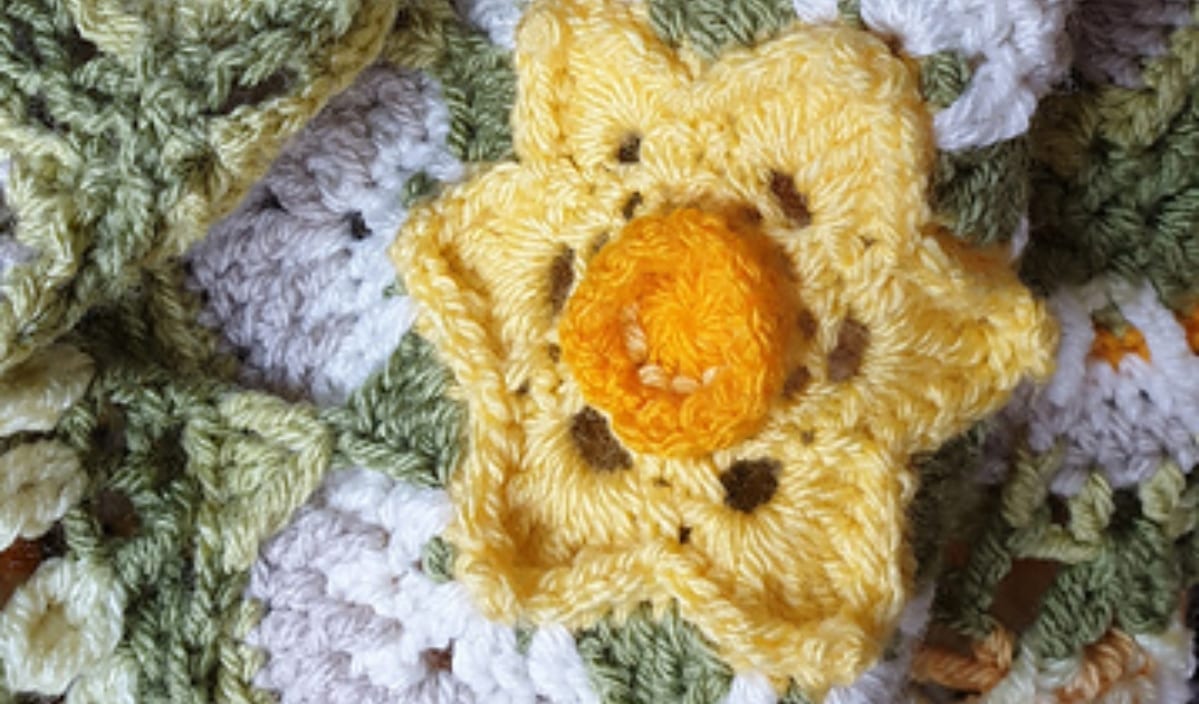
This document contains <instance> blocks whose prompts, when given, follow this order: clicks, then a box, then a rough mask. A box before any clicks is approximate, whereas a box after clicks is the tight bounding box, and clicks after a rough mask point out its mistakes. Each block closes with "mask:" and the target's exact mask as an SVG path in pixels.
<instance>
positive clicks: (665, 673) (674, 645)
mask: <svg viewBox="0 0 1199 704" xmlns="http://www.w3.org/2000/svg"><path fill="white" fill-rule="evenodd" d="M575 641H576V643H577V646H578V649H579V654H580V655H581V656H582V657H583V662H584V663H585V664H586V665H587V670H588V673H589V675H590V679H591V684H592V686H593V687H594V689H595V691H596V694H598V695H599V698H600V701H603V702H606V703H609V704H658V703H659V702H678V703H679V704H707V703H709V702H715V701H720V700H722V699H723V698H724V697H725V695H726V694H727V693H728V689H729V685H730V683H731V682H732V677H733V673H732V670H731V669H729V667H728V665H726V664H724V663H723V662H721V661H720V660H719V659H718V658H717V657H716V655H715V654H714V653H713V651H712V649H711V647H710V646H709V645H708V643H707V642H706V641H705V640H704V638H703V636H702V635H700V633H699V631H698V630H697V629H696V628H695V627H694V626H692V625H691V624H689V623H687V622H686V621H684V620H683V618H682V617H680V616H679V614H678V612H677V610H676V609H674V608H673V607H672V608H670V609H668V610H666V611H665V613H663V614H662V616H661V618H657V617H655V615H654V614H653V611H652V610H651V609H650V608H649V607H648V606H642V607H639V608H638V609H637V610H636V611H634V612H633V613H632V614H631V615H629V616H628V617H627V618H624V619H619V620H617V619H615V618H608V619H605V620H603V621H601V622H600V623H598V624H596V625H595V626H592V627H591V628H587V629H584V630H582V631H580V632H579V633H577V634H576V635H575Z"/></svg>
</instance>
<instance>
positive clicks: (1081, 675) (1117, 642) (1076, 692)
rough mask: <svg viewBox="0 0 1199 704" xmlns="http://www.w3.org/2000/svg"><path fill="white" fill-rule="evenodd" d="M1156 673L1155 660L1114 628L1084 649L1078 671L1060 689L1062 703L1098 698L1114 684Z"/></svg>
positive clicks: (1074, 703) (1082, 701) (1077, 702)
mask: <svg viewBox="0 0 1199 704" xmlns="http://www.w3.org/2000/svg"><path fill="white" fill-rule="evenodd" d="M1152 674H1153V663H1152V660H1151V659H1150V658H1149V657H1147V656H1146V654H1145V651H1144V650H1142V649H1141V646H1140V645H1138V644H1137V642H1136V641H1135V640H1133V639H1132V637H1131V636H1129V635H1127V634H1126V633H1123V632H1121V631H1118V630H1115V629H1112V630H1110V631H1108V632H1107V634H1105V635H1104V636H1103V639H1102V640H1100V641H1099V642H1097V643H1092V644H1091V645H1088V646H1087V647H1086V649H1085V650H1084V654H1083V657H1082V663H1081V664H1080V666H1079V668H1078V673H1077V674H1076V675H1075V676H1074V678H1073V680H1071V682H1070V683H1069V684H1067V685H1066V686H1064V687H1062V688H1061V689H1059V690H1057V692H1056V695H1057V697H1058V701H1059V702H1061V703H1062V704H1083V703H1084V702H1093V701H1096V700H1097V699H1098V698H1099V697H1101V696H1103V695H1104V694H1105V693H1107V692H1108V691H1109V690H1110V689H1111V688H1112V687H1113V686H1114V685H1116V684H1119V683H1121V682H1127V681H1131V680H1136V679H1140V678H1146V677H1150V676H1152Z"/></svg>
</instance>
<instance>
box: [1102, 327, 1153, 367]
mask: <svg viewBox="0 0 1199 704" xmlns="http://www.w3.org/2000/svg"><path fill="white" fill-rule="evenodd" d="M1134 353H1135V354H1136V355H1137V356H1139V357H1140V358H1141V359H1149V346H1148V345H1146V344H1145V336H1144V335H1142V334H1141V331H1140V330H1137V329H1136V328H1134V327H1132V326H1131V325H1128V326H1126V327H1125V328H1124V332H1122V333H1120V334H1119V335H1117V334H1116V333H1114V332H1112V331H1111V330H1109V329H1108V328H1106V327H1101V326H1096V328H1095V342H1093V343H1092V344H1091V356H1092V357H1098V358H1100V359H1103V360H1106V361H1107V363H1108V364H1110V365H1112V369H1117V368H1119V366H1120V360H1121V359H1124V356H1125V355H1128V354H1134Z"/></svg>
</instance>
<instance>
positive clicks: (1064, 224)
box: [1023, 26, 1199, 307]
mask: <svg viewBox="0 0 1199 704" xmlns="http://www.w3.org/2000/svg"><path fill="white" fill-rule="evenodd" d="M1143 78H1144V83H1145V87H1144V88H1142V89H1139V90H1130V89H1126V88H1121V87H1117V86H1103V87H1098V88H1091V89H1089V90H1086V91H1084V92H1079V93H1073V94H1058V95H1053V96H1050V97H1048V98H1046V99H1045V100H1044V101H1043V102H1042V105H1041V108H1040V109H1039V110H1038V112H1037V114H1036V116H1035V119H1034V122H1033V127H1032V130H1031V132H1030V140H1031V142H1030V144H1031V150H1032V156H1033V161H1034V164H1033V170H1032V208H1031V216H1032V225H1033V229H1032V240H1031V242H1030V244H1029V247H1028V250H1027V252H1026V255H1025V258H1024V266H1023V275H1024V276H1025V278H1026V279H1027V280H1028V281H1029V282H1030V283H1032V284H1034V285H1036V286H1038V287H1040V288H1042V289H1048V288H1050V287H1052V286H1057V285H1061V284H1076V283H1081V282H1083V281H1086V280H1089V279H1091V278H1093V277H1095V276H1098V275H1101V274H1109V273H1110V274H1115V275H1117V276H1119V277H1122V278H1125V279H1129V280H1133V281H1140V280H1143V279H1148V280H1149V281H1150V282H1152V284H1153V285H1154V286H1155V287H1156V288H1157V290H1158V292H1159V293H1160V294H1161V296H1162V298H1163V299H1164V300H1165V301H1166V302H1167V303H1168V304H1170V305H1174V306H1180V307H1181V306H1185V305H1189V304H1190V303H1192V302H1194V301H1195V299H1196V291H1195V289H1196V283H1197V279H1196V277H1197V276H1199V169H1196V168H1195V165H1196V163H1199V100H1197V98H1199V27H1195V26H1191V27H1187V28H1183V29H1180V30H1178V31H1176V32H1175V33H1174V35H1173V37H1172V39H1171V41H1170V45H1169V52H1168V53H1167V54H1165V55H1163V56H1161V57H1158V58H1156V59H1154V60H1152V61H1151V62H1150V63H1149V64H1148V65H1147V66H1146V68H1145V71H1144V74H1143Z"/></svg>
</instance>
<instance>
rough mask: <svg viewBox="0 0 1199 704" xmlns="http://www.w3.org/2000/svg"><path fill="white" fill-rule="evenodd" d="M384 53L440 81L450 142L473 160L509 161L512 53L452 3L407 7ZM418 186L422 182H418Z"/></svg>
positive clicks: (439, 1) (458, 153)
mask: <svg viewBox="0 0 1199 704" xmlns="http://www.w3.org/2000/svg"><path fill="white" fill-rule="evenodd" d="M396 26H397V28H398V29H399V30H400V31H398V32H396V33H395V34H394V35H393V36H392V38H391V40H390V41H389V43H388V46H387V48H386V49H385V50H384V56H386V57H387V58H388V59H389V60H390V61H392V62H393V63H395V64H397V65H400V66H406V67H411V68H417V69H422V70H424V71H427V72H428V73H430V74H431V75H432V76H434V77H435V78H436V79H437V80H438V81H439V82H440V83H441V92H442V98H443V99H444V100H445V103H446V107H447V108H449V111H450V133H449V136H448V137H447V142H448V145H449V147H450V151H451V152H453V154H454V156H456V157H458V158H459V159H461V160H463V161H468V162H488V161H499V160H503V159H510V158H512V156H513V152H512V128H511V125H510V124H509V115H510V114H511V112H512V104H513V102H514V101H515V99H516V73H515V72H514V70H513V66H512V56H511V53H510V52H508V51H506V50H504V49H503V48H501V47H497V46H495V45H494V44H492V43H491V42H490V41H489V40H488V38H487V36H486V35H484V34H483V33H482V32H479V31H478V30H476V29H475V28H473V27H470V26H469V25H467V24H466V23H464V22H463V21H462V19H461V18H460V17H459V16H458V15H457V13H456V12H455V11H454V8H453V6H452V4H451V2H449V0H431V1H430V2H425V3H420V4H418V5H412V6H408V7H406V8H404V9H403V10H402V11H401V13H400V15H399V17H398V18H397V20H396ZM418 185H419V184H418Z"/></svg>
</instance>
